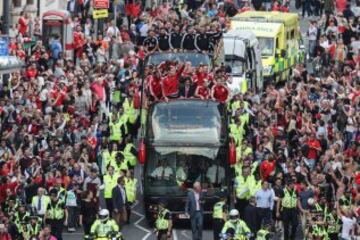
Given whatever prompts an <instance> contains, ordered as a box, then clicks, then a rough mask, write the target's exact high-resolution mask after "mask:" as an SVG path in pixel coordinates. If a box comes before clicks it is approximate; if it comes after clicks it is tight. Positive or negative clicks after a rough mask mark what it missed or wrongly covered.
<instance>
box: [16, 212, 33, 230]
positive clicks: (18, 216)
mask: <svg viewBox="0 0 360 240" xmlns="http://www.w3.org/2000/svg"><path fill="white" fill-rule="evenodd" d="M28 217H30V214H29V213H28V212H25V213H20V212H16V213H15V215H14V219H15V220H14V223H15V225H16V226H17V228H18V229H21V227H22V224H21V222H25V220H26V219H27V218H28Z"/></svg>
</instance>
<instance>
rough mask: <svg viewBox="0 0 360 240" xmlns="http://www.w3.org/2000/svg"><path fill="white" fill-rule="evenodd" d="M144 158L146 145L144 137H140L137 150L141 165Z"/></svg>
mask: <svg viewBox="0 0 360 240" xmlns="http://www.w3.org/2000/svg"><path fill="white" fill-rule="evenodd" d="M145 159H146V146H145V143H144V139H140V142H139V151H138V160H139V163H140V164H141V165H144V163H145Z"/></svg>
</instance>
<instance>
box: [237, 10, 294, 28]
mask: <svg viewBox="0 0 360 240" xmlns="http://www.w3.org/2000/svg"><path fill="white" fill-rule="evenodd" d="M232 20H233V21H238V20H241V21H249V22H277V23H282V24H284V25H285V26H292V25H298V23H299V15H298V14H296V13H284V12H277V11H274V12H265V11H246V12H243V13H239V14H237V15H236V16H235V17H233V18H232Z"/></svg>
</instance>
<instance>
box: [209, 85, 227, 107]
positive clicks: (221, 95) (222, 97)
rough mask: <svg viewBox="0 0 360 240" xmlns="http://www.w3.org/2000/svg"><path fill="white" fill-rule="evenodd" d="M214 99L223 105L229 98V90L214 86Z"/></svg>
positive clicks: (221, 86)
mask: <svg viewBox="0 0 360 240" xmlns="http://www.w3.org/2000/svg"><path fill="white" fill-rule="evenodd" d="M213 91H214V98H215V100H216V101H218V102H221V103H225V102H226V100H227V99H228V96H229V90H228V89H227V88H226V87H225V86H223V85H219V84H216V85H214V86H213Z"/></svg>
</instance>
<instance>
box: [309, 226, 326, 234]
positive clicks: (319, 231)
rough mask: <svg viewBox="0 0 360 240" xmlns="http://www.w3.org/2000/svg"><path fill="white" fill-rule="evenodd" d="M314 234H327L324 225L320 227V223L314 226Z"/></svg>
mask: <svg viewBox="0 0 360 240" xmlns="http://www.w3.org/2000/svg"><path fill="white" fill-rule="evenodd" d="M311 233H312V234H313V235H314V236H326V235H327V233H326V230H325V228H323V227H320V226H318V225H314V226H312V232H311Z"/></svg>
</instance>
